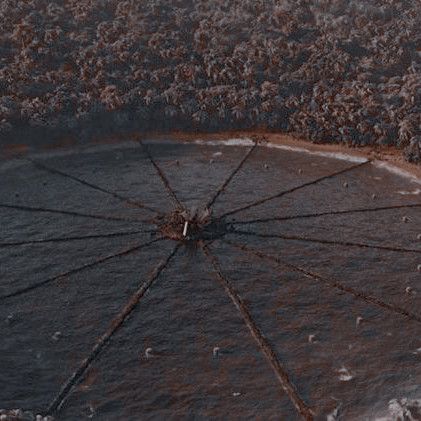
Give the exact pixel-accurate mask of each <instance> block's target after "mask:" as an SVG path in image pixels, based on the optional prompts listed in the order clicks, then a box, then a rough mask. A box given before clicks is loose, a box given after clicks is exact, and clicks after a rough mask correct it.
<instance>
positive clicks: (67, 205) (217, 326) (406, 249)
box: [0, 142, 421, 420]
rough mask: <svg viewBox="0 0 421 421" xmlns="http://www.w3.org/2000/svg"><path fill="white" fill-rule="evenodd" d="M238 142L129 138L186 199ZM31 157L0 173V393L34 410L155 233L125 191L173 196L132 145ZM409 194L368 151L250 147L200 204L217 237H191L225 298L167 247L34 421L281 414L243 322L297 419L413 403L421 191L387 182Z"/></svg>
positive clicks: (162, 203) (205, 184) (141, 198)
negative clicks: (143, 142) (360, 159)
mask: <svg viewBox="0 0 421 421" xmlns="http://www.w3.org/2000/svg"><path fill="white" fill-rule="evenodd" d="M247 148H248V146H247V147H245V146H241V145H231V146H229V145H216V144H212V145H211V144H189V145H187V144H179V143H169V142H168V143H166V142H160V143H152V144H150V145H149V151H150V153H151V154H152V156H153V158H154V160H155V162H156V164H157V165H158V166H159V168H160V169H161V170H162V172H163V173H164V174H165V176H166V178H167V180H168V182H169V184H170V186H171V188H172V189H173V191H174V193H175V195H176V197H177V199H178V200H179V201H180V202H181V203H182V204H183V205H185V207H186V208H187V210H189V211H191V210H192V209H193V208H194V209H202V208H203V206H204V204H205V203H207V202H208V201H209V199H210V198H212V196H213V195H214V193H215V191H217V189H218V188H219V187H220V186H221V185H222V184H223V183H224V181H225V180H227V179H228V177H229V176H230V174H231V173H232V171H233V170H234V169H235V168H236V166H237V165H238V163H239V162H240V161H241V159H242V157H243V156H244V154H245V152H246V151H247ZM35 159H36V161H37V162H40V163H42V164H43V165H45V166H46V167H47V169H46V168H45V167H44V168H42V167H40V166H37V165H34V164H33V163H32V162H28V161H16V162H15V163H14V164H13V165H7V166H4V167H3V170H2V175H1V178H2V186H1V189H0V218H1V225H2V231H1V238H0V240H1V241H0V300H1V307H0V334H1V337H2V341H0V356H1V358H0V373H1V379H2V383H3V385H6V386H5V387H4V386H3V387H2V388H0V407H4V408H23V409H25V410H31V411H34V412H36V413H42V414H45V413H46V412H47V408H48V407H49V406H50V405H51V403H52V402H54V399H55V397H56V396H57V394H58V393H59V391H60V388H61V387H62V385H63V384H65V382H66V380H68V379H69V377H70V376H71V374H72V373H73V372H75V370H76V369H77V367H79V366H81V362H82V361H83V359H84V358H86V357H87V356H88V355H90V352H91V350H92V347H93V346H94V344H95V343H97V341H98V340H99V338H100V337H101V335H103V334H104V332H106V331H107V329H108V328H109V326H110V323H111V322H112V320H113V319H115V317H117V315H118V314H121V311H122V309H123V308H124V307H125V305H126V304H127V303H128V302H129V301H130V300H131V298H133V294H134V293H135V291H137V290H138V289H139V287H140V286H141V285H142V284H143V283H144V282H145V281H146V280H148V279H151V273H152V272H153V269H154V267H156V266H157V265H158V264H159V262H161V261H162V260H163V259H165V258H166V257H167V256H168V254H169V253H170V251H171V250H172V248H173V247H174V241H171V240H169V239H163V240H162V241H155V242H153V240H156V239H157V238H158V237H159V236H160V235H161V233H160V232H149V231H150V230H156V228H157V225H156V221H157V220H156V215H155V214H154V213H153V212H151V211H149V210H147V209H145V208H142V207H138V206H137V205H136V204H134V203H133V201H137V202H141V203H142V204H145V205H146V206H148V207H152V208H154V209H156V210H158V211H160V212H161V213H163V214H169V213H171V212H172V211H173V210H174V207H175V205H176V203H174V200H173V199H172V198H171V195H170V194H169V193H168V191H167V190H166V188H165V186H164V184H163V182H162V180H161V179H160V177H159V176H158V175H157V172H156V169H155V168H154V166H153V165H152V164H151V162H150V160H149V159H148V156H147V154H146V153H145V151H144V150H143V149H142V148H140V147H139V146H137V145H132V144H127V145H125V146H121V147H117V148H116V147H113V148H110V149H107V148H104V147H102V148H98V149H92V150H90V151H86V152H79V153H76V152H75V153H69V154H61V153H51V154H49V155H48V154H44V155H38V156H36V157H35ZM48 168H49V170H48ZM51 169H56V170H59V171H60V172H61V173H58V172H53V171H52V170H51ZM338 172H340V173H339V174H337V175H335V174H336V173H338ZM329 175H332V176H331V177H328V176H329ZM81 180H83V181H84V183H82V182H81ZM317 180H319V181H317ZM98 187H99V188H98ZM415 188H416V185H415V184H414V183H412V182H411V181H409V180H407V179H404V178H401V177H399V176H398V175H397V174H393V173H391V172H389V171H387V170H386V169H384V168H379V167H376V166H374V165H373V164H370V163H367V164H364V165H361V163H357V162H349V161H347V160H344V159H336V158H334V157H326V156H317V155H308V154H303V153H300V152H297V151H289V150H280V149H271V148H266V147H260V146H259V147H257V148H256V150H255V151H253V153H252V154H251V155H250V157H249V158H248V160H247V161H246V162H245V163H244V166H242V168H241V169H240V170H239V171H238V173H237V174H235V176H234V177H233V178H232V180H231V181H230V182H229V184H228V185H227V187H226V189H225V190H224V191H223V192H222V193H221V194H220V195H218V197H217V199H216V201H215V204H214V206H213V214H212V218H213V219H216V218H218V217H220V216H221V215H224V214H227V216H226V217H225V219H224V221H225V223H226V233H225V234H224V235H223V238H222V239H217V240H215V241H214V242H212V243H211V244H209V249H210V253H211V254H212V255H213V256H216V258H217V261H218V264H219V265H220V268H221V274H222V276H223V279H225V280H226V281H227V282H229V285H231V286H232V289H233V291H234V293H235V294H236V296H238V297H240V300H242V301H241V302H242V303H243V305H244V307H242V308H240V311H239V309H238V308H237V307H236V306H235V305H234V304H235V303H233V299H232V297H230V296H229V295H228V294H227V290H226V288H225V286H224V283H223V281H222V282H221V280H220V279H219V280H218V277H217V276H215V267H214V266H212V263H211V262H210V261H209V259H207V258H206V257H205V255H204V254H203V252H202V250H201V247H200V245H198V244H192V243H191V242H189V243H186V244H183V245H182V246H181V247H180V249H179V250H178V251H177V254H176V255H175V257H174V258H173V259H172V260H171V261H170V262H169V263H168V265H167V266H166V267H165V268H164V270H163V271H162V273H161V274H160V275H159V276H158V277H157V279H156V280H154V282H153V283H152V284H151V285H150V287H149V288H148V289H147V292H146V294H145V295H142V297H141V298H140V299H139V303H138V305H136V306H135V307H134V310H133V311H132V312H130V315H129V317H128V318H127V319H126V320H125V322H124V323H123V324H122V326H121V327H119V328H118V329H116V331H115V332H113V334H112V336H111V340H110V341H109V342H107V344H106V346H105V347H104V348H101V352H100V353H99V354H98V355H97V356H95V357H94V358H93V359H92V361H91V362H90V363H89V364H88V366H87V368H86V370H84V371H83V373H80V374H81V375H80V376H79V377H78V378H77V381H76V382H75V385H74V387H73V388H72V389H71V390H70V391H69V393H66V395H65V399H63V405H62V406H61V407H60V408H56V409H55V410H54V415H55V416H56V418H57V419H84V418H93V419H101V420H104V419H134V420H135V419H167V418H169V419H178V418H181V419H203V418H205V419H206V418H212V419H227V418H229V419H247V418H261V419H288V420H293V419H300V415H299V413H298V412H297V410H296V409H295V408H294V404H293V401H294V399H292V398H291V396H289V395H288V393H286V392H285V391H284V387H283V386H285V380H284V381H280V380H279V376H278V377H277V374H279V373H277V372H276V370H275V371H274V369H273V366H271V364H270V363H269V362H268V359H267V354H265V352H264V350H263V349H262V343H263V342H262V340H260V342H259V338H257V339H256V337H253V335H252V333H253V332H251V330H250V323H252V324H253V323H254V326H256V328H257V329H258V330H259V331H260V332H261V334H262V337H263V338H264V339H263V340H264V341H266V342H264V343H265V344H267V345H268V347H269V348H270V349H271V351H272V352H273V355H274V358H275V359H276V360H277V361H278V363H279V364H280V367H281V370H282V372H283V373H285V374H286V375H287V376H288V382H289V384H290V385H291V386H292V388H293V389H294V390H295V391H296V394H297V396H299V398H300V399H302V401H303V402H304V404H305V405H306V406H307V407H308V408H309V409H311V410H312V411H313V412H314V413H315V414H316V418H317V419H319V418H320V419H329V420H334V419H345V420H348V419H349V420H355V419H399V417H402V416H403V415H402V416H401V415H399V414H401V413H402V414H404V415H405V411H408V409H407V408H408V407H411V408H412V409H409V410H411V411H412V414H415V413H416V411H418V409H417V405H418V403H416V401H415V399H419V398H420V396H421V386H420V384H421V371H420V370H419V363H420V358H421V351H420V350H421V336H420V333H421V310H420V309H421V289H420V287H419V281H420V272H418V271H417V265H418V264H420V263H421V242H420V240H419V239H417V236H418V234H419V233H420V226H421V212H420V208H419V207H415V206H412V205H414V204H415V205H418V204H420V203H421V199H420V197H419V195H416V194H414V195H403V194H401V193H400V192H402V191H412V190H414V189H415ZM104 190H107V191H108V193H107V192H105V191H104ZM286 191H289V193H285V194H279V195H278V197H272V196H275V195H276V194H278V193H281V192H286ZM111 193H118V195H119V196H116V195H113V194H111ZM122 197H123V198H130V199H131V201H132V202H131V203H127V201H125V200H123V199H122ZM262 198H263V199H264V198H271V199H270V200H266V201H264V202H262V203H260V204H258V205H255V206H251V207H248V206H249V205H250V204H253V202H256V201H259V200H260V199H262ZM6 205H7V206H6ZM370 209H371V211H367V210H370ZM348 211H349V212H348ZM164 217H165V216H164ZM80 237H89V238H80ZM52 239H55V240H54V241H51V240H52ZM143 243H151V244H149V245H147V246H145V247H143V248H139V249H138V250H135V251H132V252H128V253H124V251H127V250H129V249H130V248H133V247H136V246H138V245H139V244H143ZM242 246H246V247H248V249H247V250H244V249H241V247H242ZM256 252H257V253H260V257H259V256H257V255H256V254H255V253H256ZM122 253H123V254H122ZM117 254H121V255H119V256H114V255H117ZM107 256H108V257H109V258H107V259H105V258H106V257H107ZM274 259H275V260H274ZM276 259H277V261H276ZM102 260H104V261H102ZM95 262H96V263H95ZM84 265H85V266H86V267H84V268H83V269H80V270H79V269H78V268H81V267H82V266H84ZM58 275H61V276H58ZM28 288H32V289H30V290H27V289H28ZM13 294H15V295H13ZM16 294H17V295H16ZM9 295H12V296H9ZM245 312H246V313H247V314H248V315H249V316H250V318H251V320H252V322H247V320H246V319H247V315H246V313H245ZM403 398H408V399H410V400H411V399H412V400H413V401H402V399H403ZM394 399H395V401H393V400H394ZM418 406H419V405H418ZM399 408H401V409H399ZM405 408H406V409H405ZM399 411H401V412H399ZM402 411H403V412H402ZM405 416H407V417H409V415H405ZM382 417H383V418H382ZM387 417H389V418H387ZM413 417H414V419H418V418H416V415H413ZM407 419H410V418H407Z"/></svg>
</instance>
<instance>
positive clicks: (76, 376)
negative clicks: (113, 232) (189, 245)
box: [47, 243, 180, 415]
mask: <svg viewBox="0 0 421 421" xmlns="http://www.w3.org/2000/svg"><path fill="white" fill-rule="evenodd" d="M179 248H180V244H179V243H177V244H175V246H174V247H173V249H172V251H171V252H170V254H169V255H168V256H167V257H166V258H165V259H164V260H163V261H161V262H160V263H159V264H158V265H157V266H156V267H155V269H154V270H153V272H152V273H151V274H150V276H149V277H148V278H147V279H146V280H145V281H144V282H143V283H142V284H141V285H140V286H139V288H138V289H137V290H136V291H135V292H134V294H133V295H132V296H131V297H130V299H129V301H128V302H127V304H126V305H125V306H124V307H123V309H122V310H121V311H120V313H119V314H117V316H116V317H114V319H113V320H112V321H111V323H110V327H109V328H108V329H107V331H106V332H105V333H104V334H103V335H102V336H100V337H99V338H98V340H97V341H96V343H95V345H94V347H93V348H92V350H91V352H90V353H89V355H88V356H87V357H86V358H85V359H84V360H83V361H82V362H81V363H80V365H79V367H78V368H77V369H76V370H75V371H74V372H73V373H72V374H71V375H70V377H69V378H68V379H67V380H66V382H65V383H64V384H63V386H62V388H61V390H60V392H59V394H58V395H57V396H56V397H55V398H54V399H53V401H52V402H51V403H50V405H49V407H48V409H47V415H53V414H55V413H56V412H57V411H58V410H59V409H60V407H61V406H62V405H63V403H64V401H65V400H66V399H67V397H68V396H69V394H70V393H71V391H72V389H73V387H74V386H76V384H78V383H79V381H80V380H81V378H82V377H83V375H84V374H85V373H86V370H87V369H88V368H89V367H90V366H91V364H92V363H93V362H94V361H95V359H96V358H97V357H98V355H99V354H100V352H101V351H102V350H103V348H104V347H105V346H106V345H107V344H108V342H109V341H110V339H111V337H112V336H113V335H114V334H115V333H116V332H117V331H118V330H119V329H120V328H121V326H122V325H123V323H124V322H125V321H126V319H127V318H128V317H129V316H130V314H131V313H132V312H133V310H134V309H135V308H136V306H137V305H138V304H139V302H140V300H141V299H142V297H143V296H144V295H145V293H146V292H147V291H148V289H149V288H150V287H151V286H152V284H153V283H154V281H156V279H157V278H158V277H159V275H160V274H161V272H162V271H163V270H164V269H165V268H166V267H167V266H168V264H169V262H170V260H171V259H172V258H173V257H174V255H175V254H176V253H177V250H178V249H179Z"/></svg>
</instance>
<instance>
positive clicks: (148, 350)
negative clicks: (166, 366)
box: [145, 348, 153, 359]
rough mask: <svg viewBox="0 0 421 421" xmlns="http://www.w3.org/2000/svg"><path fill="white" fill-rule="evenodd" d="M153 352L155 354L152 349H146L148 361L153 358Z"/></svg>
mask: <svg viewBox="0 0 421 421" xmlns="http://www.w3.org/2000/svg"><path fill="white" fill-rule="evenodd" d="M152 352H153V349H152V348H146V349H145V357H146V359H149V358H152V357H153V355H152Z"/></svg>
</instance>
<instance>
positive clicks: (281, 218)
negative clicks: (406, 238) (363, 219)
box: [230, 203, 421, 225]
mask: <svg viewBox="0 0 421 421" xmlns="http://www.w3.org/2000/svg"><path fill="white" fill-rule="evenodd" d="M419 207H421V204H420V203H416V204H411V205H396V206H383V207H378V208H357V209H346V210H337V211H327V212H317V213H307V214H302V215H290V216H289V215H287V216H275V217H271V218H259V219H250V220H248V221H232V222H230V223H231V224H233V225H248V224H259V223H265V222H275V221H290V220H294V219H305V218H317V217H319V216H326V215H329V216H330V215H346V214H352V213H365V212H378V211H384V210H394V209H411V208H419Z"/></svg>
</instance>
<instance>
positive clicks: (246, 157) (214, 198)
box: [205, 142, 257, 209]
mask: <svg viewBox="0 0 421 421" xmlns="http://www.w3.org/2000/svg"><path fill="white" fill-rule="evenodd" d="M256 147H257V142H254V145H253V146H252V147H251V148H250V149H249V150H248V151H247V153H246V154H245V155H244V157H243V159H242V160H241V161H240V163H239V164H238V165H237V166H236V167H235V168H234V170H233V171H232V172H231V173H230V175H229V176H228V177H227V179H226V180H225V181H224V182H223V183H222V185H221V186H220V187H219V189H218V190H216V192H215V193H214V194H213V196H212V197H211V198H210V199H209V201H208V202H207V203H206V206H205V207H206V208H207V209H210V208H211V207H212V206H213V204H214V203H215V202H216V200H217V199H218V197H219V195H220V194H221V193H222V192H223V191H224V190H225V189H226V187H227V186H228V184H229V183H230V182H231V180H232V179H233V178H234V176H235V175H236V174H237V173H238V171H240V170H241V168H242V167H243V165H244V164H245V162H246V161H247V159H248V158H249V157H250V155H251V154H252V153H253V151H254V150H255V149H256Z"/></svg>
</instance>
